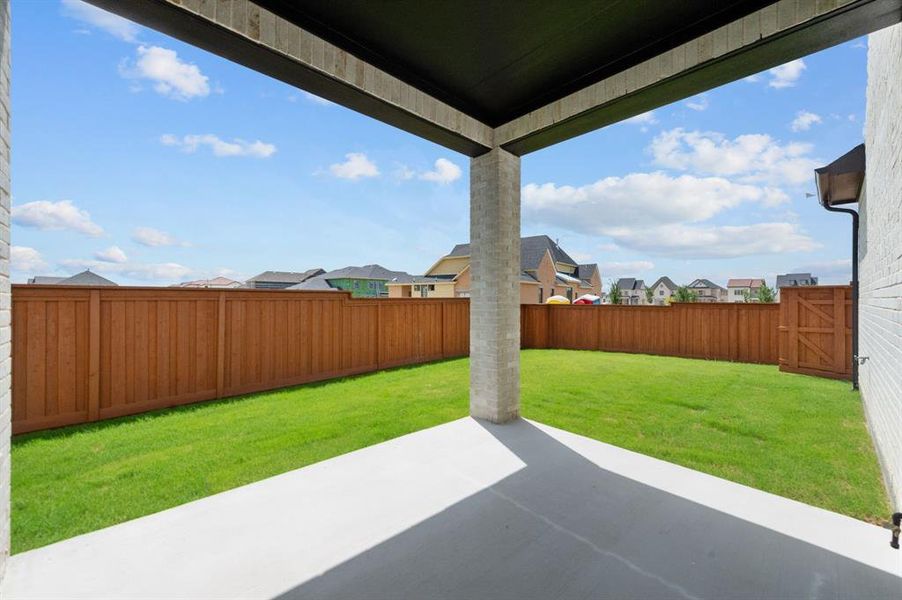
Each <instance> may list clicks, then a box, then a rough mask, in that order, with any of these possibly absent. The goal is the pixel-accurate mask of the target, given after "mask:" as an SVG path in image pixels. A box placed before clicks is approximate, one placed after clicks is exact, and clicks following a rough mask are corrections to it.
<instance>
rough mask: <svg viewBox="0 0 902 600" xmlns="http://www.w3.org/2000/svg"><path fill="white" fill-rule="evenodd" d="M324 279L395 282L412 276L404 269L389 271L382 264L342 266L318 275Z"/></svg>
mask: <svg viewBox="0 0 902 600" xmlns="http://www.w3.org/2000/svg"><path fill="white" fill-rule="evenodd" d="M318 277H322V278H324V279H326V280H329V279H378V280H382V281H395V282H396V283H404V282H406V281H410V280H412V279H413V277H412V276H411V275H410V274H409V273H405V272H404V271H391V270H389V269H386V268H385V267H383V266H382V265H364V266H362V267H344V268H342V269H335V270H334V271H329V272H328V273H323V274H322V275H318Z"/></svg>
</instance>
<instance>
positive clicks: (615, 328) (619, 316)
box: [520, 303, 780, 365]
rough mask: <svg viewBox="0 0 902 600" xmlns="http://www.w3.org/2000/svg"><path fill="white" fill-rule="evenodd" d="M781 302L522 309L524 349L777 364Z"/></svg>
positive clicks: (542, 306)
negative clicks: (597, 351)
mask: <svg viewBox="0 0 902 600" xmlns="http://www.w3.org/2000/svg"><path fill="white" fill-rule="evenodd" d="M779 310H780V309H779V306H778V305H776V304H704V303H697V304H674V305H672V306H669V307H666V306H609V305H603V306H561V305H558V306H555V305H535V306H531V305H524V306H522V307H521V313H520V314H521V322H520V330H521V345H522V346H523V347H524V348H569V349H574V350H608V351H615V352H635V353H642V354H661V355H665V356H682V357H686V358H706V359H716V360H731V361H738V362H749V363H765V364H774V365H775V364H777V363H778V359H779V356H778V351H777V350H778V347H777V326H778V318H779Z"/></svg>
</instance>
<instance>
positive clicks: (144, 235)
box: [132, 227, 190, 248]
mask: <svg viewBox="0 0 902 600" xmlns="http://www.w3.org/2000/svg"><path fill="white" fill-rule="evenodd" d="M132 240H133V241H134V242H137V243H138V244H141V245H142V246H149V247H151V248H157V247H160V246H189V245H190V244H188V242H183V241H181V240H179V239H177V238H175V237H174V236H172V235H169V234H168V233H166V232H165V231H160V230H159V229H154V228H153V227H137V228H135V230H134V231H133V232H132Z"/></svg>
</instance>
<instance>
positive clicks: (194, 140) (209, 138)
mask: <svg viewBox="0 0 902 600" xmlns="http://www.w3.org/2000/svg"><path fill="white" fill-rule="evenodd" d="M160 143H161V144H163V145H164V146H174V147H177V148H180V149H181V150H182V152H187V153H192V152H196V151H197V149H198V148H200V147H201V146H207V147H208V148H210V150H211V151H212V152H213V155H214V156H252V157H254V158H269V157H270V156H272V155H273V154H275V153H276V146H275V145H274V144H268V143H266V142H261V141H260V140H256V141H253V142H246V141H244V140H241V139H238V138H235V139H233V140H232V141H231V142H227V141H225V140H223V139H221V138H220V137H218V136H216V135H214V134H212V133H203V134H191V135H186V136H183V137H181V138H179V137H178V136H176V135H172V134H171V133H167V134H164V135H161V136H160Z"/></svg>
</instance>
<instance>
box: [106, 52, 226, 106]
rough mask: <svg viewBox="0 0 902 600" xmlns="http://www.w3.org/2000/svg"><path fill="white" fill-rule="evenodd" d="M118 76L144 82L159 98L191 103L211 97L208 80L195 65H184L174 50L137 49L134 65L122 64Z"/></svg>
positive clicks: (185, 63)
mask: <svg viewBox="0 0 902 600" xmlns="http://www.w3.org/2000/svg"><path fill="white" fill-rule="evenodd" d="M120 73H121V74H122V75H123V76H124V77H127V78H130V79H147V80H149V81H151V82H152V83H153V89H154V90H155V91H156V92H157V93H158V94H160V95H162V96H166V97H167V98H172V99H174V100H182V101H186V100H191V99H192V98H202V97H204V96H207V95H209V94H210V80H209V78H208V77H207V76H206V75H204V74H203V73H201V71H200V69H199V68H198V67H197V65H194V64H191V63H187V62H184V61H183V60H181V59H180V58H179V57H178V54H177V53H176V52H175V51H174V50H169V49H168V48H161V47H159V46H138V48H137V58H136V60H135V63H134V65H133V66H132V65H130V64H128V63H123V65H122V66H121V67H120Z"/></svg>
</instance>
